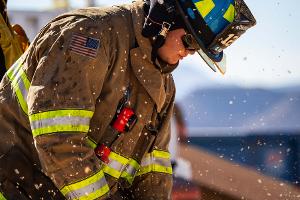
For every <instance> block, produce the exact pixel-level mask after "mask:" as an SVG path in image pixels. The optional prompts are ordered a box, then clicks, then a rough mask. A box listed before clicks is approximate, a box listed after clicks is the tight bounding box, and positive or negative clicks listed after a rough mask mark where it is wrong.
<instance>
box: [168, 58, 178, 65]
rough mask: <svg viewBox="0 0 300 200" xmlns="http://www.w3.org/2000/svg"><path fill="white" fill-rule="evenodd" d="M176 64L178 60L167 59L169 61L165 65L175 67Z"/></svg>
mask: <svg viewBox="0 0 300 200" xmlns="http://www.w3.org/2000/svg"><path fill="white" fill-rule="evenodd" d="M178 62H179V59H169V60H168V61H167V63H168V64H170V65H175V64H177V63H178Z"/></svg>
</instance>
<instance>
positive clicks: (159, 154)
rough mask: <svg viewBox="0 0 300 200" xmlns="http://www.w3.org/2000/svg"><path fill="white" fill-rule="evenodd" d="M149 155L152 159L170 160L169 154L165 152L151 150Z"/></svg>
mask: <svg viewBox="0 0 300 200" xmlns="http://www.w3.org/2000/svg"><path fill="white" fill-rule="evenodd" d="M150 154H151V155H152V156H153V157H158V158H164V159H171V154H170V153H169V152H166V151H159V150H153V151H152V152H151V153H150Z"/></svg>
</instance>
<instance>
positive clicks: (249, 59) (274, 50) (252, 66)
mask: <svg viewBox="0 0 300 200" xmlns="http://www.w3.org/2000/svg"><path fill="white" fill-rule="evenodd" d="M8 1H9V4H8V9H19V10H20V9H27V10H28V9H29V10H30V9H35V10H43V9H48V8H50V7H52V1H51V0H42V1H41V0H26V1H24V0H8ZM245 1H246V3H247V5H248V6H249V7H250V9H251V10H252V12H253V14H254V16H255V17H256V19H257V25H256V27H254V28H252V29H250V30H249V31H248V32H247V33H246V34H245V35H243V36H242V37H241V38H240V39H238V40H237V41H236V42H235V43H234V44H233V45H232V46H230V47H229V48H228V49H226V50H225V52H226V54H227V61H228V62H227V69H228V70H227V73H226V75H225V76H223V75H221V74H219V73H213V72H211V70H210V69H209V68H208V67H206V66H204V63H203V62H202V61H201V59H200V58H199V57H198V56H191V57H190V58H188V59H186V60H184V61H183V63H182V64H181V66H180V67H181V68H180V69H178V70H176V72H175V74H174V76H175V78H176V79H177V80H178V81H177V82H179V81H180V82H181V85H182V87H183V86H184V87H185V86H187V87H189V86H190V87H195V86H196V87H198V86H200V87H201V86H206V85H208V86H209V85H214V84H217V85H228V84H230V85H238V86H242V87H261V88H274V87H275V88H276V87H284V86H290V85H292V86H294V85H300V66H299V63H300V56H299V55H298V53H299V47H300V39H299V38H298V37H299V36H300V22H299V21H298V20H299V19H300V12H299V11H298V9H299V8H300V1H297V0H285V1H283V0H276V1H274V0H265V1H260V0H245ZM70 2H71V5H72V7H73V8H77V7H84V6H85V5H86V4H85V1H84V0H71V1H70ZM127 2H131V1H120V0H119V1H115V0H111V1H105V0H101V1H97V3H98V4H100V3H101V4H102V5H103V4H105V5H111V4H118V3H127ZM186 76H189V77H188V78H187V77H186Z"/></svg>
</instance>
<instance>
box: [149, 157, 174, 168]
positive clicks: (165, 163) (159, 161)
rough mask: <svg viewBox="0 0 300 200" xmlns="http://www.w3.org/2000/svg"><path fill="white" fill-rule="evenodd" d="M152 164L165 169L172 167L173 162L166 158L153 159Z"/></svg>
mask: <svg viewBox="0 0 300 200" xmlns="http://www.w3.org/2000/svg"><path fill="white" fill-rule="evenodd" d="M152 164H158V165H161V166H165V167H171V166H172V165H171V162H170V160H168V159H165V158H152Z"/></svg>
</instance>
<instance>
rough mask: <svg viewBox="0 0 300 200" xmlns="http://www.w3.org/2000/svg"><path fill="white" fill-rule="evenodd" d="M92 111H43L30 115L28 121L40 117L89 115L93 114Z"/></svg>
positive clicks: (39, 118)
mask: <svg viewBox="0 0 300 200" xmlns="http://www.w3.org/2000/svg"><path fill="white" fill-rule="evenodd" d="M93 114H94V112H93V111H89V110H55V111H48V112H43V113H37V114H33V115H30V121H37V120H41V119H48V118H55V117H65V116H69V117H76V116H77V117H89V118H91V117H92V116H93Z"/></svg>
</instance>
